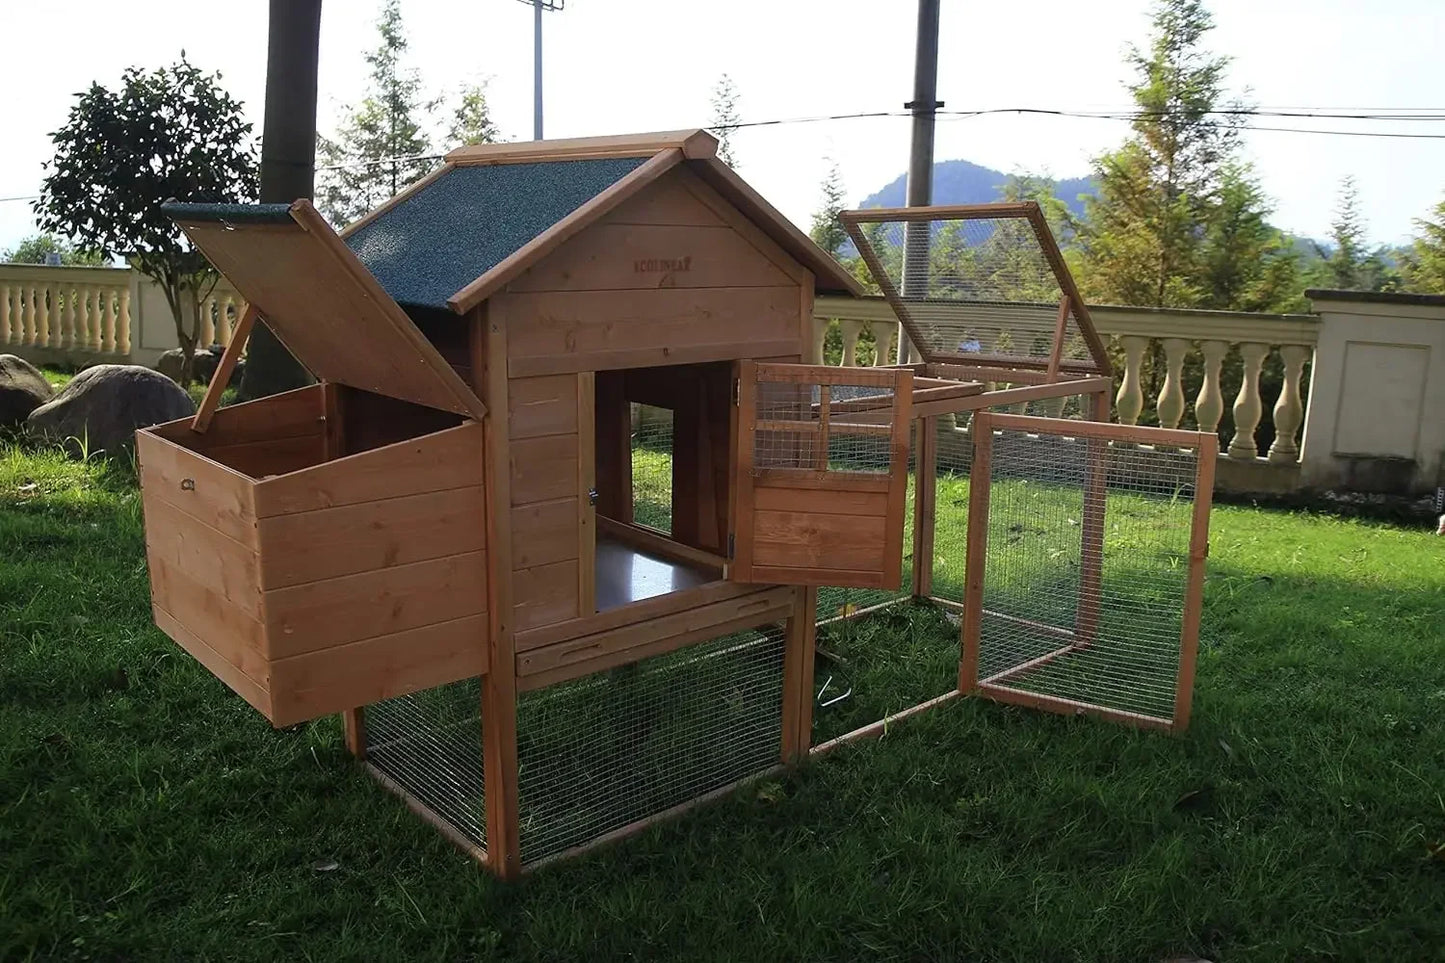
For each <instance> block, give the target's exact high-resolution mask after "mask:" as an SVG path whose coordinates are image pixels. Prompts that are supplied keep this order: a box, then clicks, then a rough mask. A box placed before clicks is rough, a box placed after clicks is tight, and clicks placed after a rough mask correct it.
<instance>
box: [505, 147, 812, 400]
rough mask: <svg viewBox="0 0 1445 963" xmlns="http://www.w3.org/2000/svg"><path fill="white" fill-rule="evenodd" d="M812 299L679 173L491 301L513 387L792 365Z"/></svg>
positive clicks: (721, 202) (757, 235) (752, 236)
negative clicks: (679, 368)
mask: <svg viewBox="0 0 1445 963" xmlns="http://www.w3.org/2000/svg"><path fill="white" fill-rule="evenodd" d="M812 294H813V277H812V275H811V273H810V272H808V271H807V270H806V269H805V268H804V267H802V266H801V265H800V264H799V263H798V261H797V260H796V259H795V258H793V257H792V256H791V255H790V254H788V253H787V252H786V251H784V250H783V249H782V248H781V247H779V246H778V245H777V244H776V243H775V242H774V241H773V240H772V239H771V238H769V237H768V236H767V235H766V234H765V233H764V232H763V231H762V230H760V229H759V228H758V227H757V226H756V225H754V224H753V223H752V221H750V220H749V219H748V218H747V217H746V216H745V215H744V214H743V213H742V212H741V211H739V210H738V209H737V208H736V207H735V206H734V205H733V204H732V203H730V202H729V201H727V200H726V199H724V198H723V197H722V196H720V195H719V194H718V193H717V192H716V191H715V190H713V189H712V188H711V187H710V186H709V185H707V184H706V183H704V182H703V181H702V179H701V178H699V177H698V176H697V175H696V174H694V173H693V172H692V171H690V170H688V169H687V168H686V167H685V166H679V167H675V168H674V169H672V170H671V171H669V172H668V173H666V174H665V175H663V176H662V177H660V178H658V179H657V180H656V181H655V182H653V183H652V184H649V185H648V186H647V187H645V188H643V189H642V190H641V191H639V192H638V193H637V194H635V195H634V196H632V197H630V198H628V199H627V200H626V201H624V202H623V203H621V204H619V205H618V206H617V207H616V209H614V210H612V211H611V212H609V213H608V214H607V215H606V216H604V217H603V218H601V219H600V220H599V221H597V222H596V223H594V224H592V225H590V226H588V227H587V228H585V229H583V230H582V231H580V232H579V233H578V234H576V235H575V236H574V237H572V238H570V239H569V240H567V241H566V242H564V243H563V244H562V245H560V246H559V247H558V248H557V249H556V250H555V251H553V252H551V253H550V254H548V255H547V256H546V257H544V258H542V259H541V260H540V261H538V262H537V263H536V264H534V265H533V266H532V267H531V268H529V269H528V270H527V271H525V272H524V273H523V274H522V275H521V276H519V277H518V278H517V279H516V280H514V281H512V282H511V284H509V285H508V286H507V288H506V291H505V293H504V294H502V295H498V296H496V297H494V298H493V299H492V300H493V310H495V311H498V312H499V313H500V315H501V316H504V317H505V318H506V319H507V323H508V326H509V338H508V347H509V358H510V363H509V369H510V373H511V374H512V376H513V377H517V376H526V375H537V374H550V373H556V372H565V371H590V370H607V369H613V368H626V367H637V366H644V365H661V364H684V363H692V362H700V361H723V360H731V359H736V358H772V357H796V356H799V355H800V354H801V351H802V345H803V340H804V331H805V326H806V325H807V324H808V323H809V320H810V316H811V300H812ZM805 302H806V303H805Z"/></svg>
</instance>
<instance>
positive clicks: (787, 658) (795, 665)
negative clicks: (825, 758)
mask: <svg viewBox="0 0 1445 963" xmlns="http://www.w3.org/2000/svg"><path fill="white" fill-rule="evenodd" d="M817 621H818V590H817V589H816V588H814V587H813V586H811V585H806V586H800V587H798V588H797V589H795V590H794V595H793V613H792V615H790V616H788V621H787V623H786V628H785V633H786V635H785V638H784V642H783V747H782V758H783V762H784V763H785V764H787V765H792V764H794V763H797V762H801V761H802V760H804V759H806V758H807V757H808V748H809V746H810V745H811V743H812V741H813V657H814V654H815V650H814V638H815V632H816V628H817V625H816V623H817Z"/></svg>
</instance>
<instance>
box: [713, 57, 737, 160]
mask: <svg viewBox="0 0 1445 963" xmlns="http://www.w3.org/2000/svg"><path fill="white" fill-rule="evenodd" d="M737 126H738V88H737V85H736V84H734V83H733V79H732V78H731V77H729V76H728V75H727V74H723V75H722V77H720V78H718V82H717V86H716V87H714V88H713V91H712V132H713V133H714V134H715V135H716V136H717V156H718V160H720V161H722V162H723V163H724V164H727V165H728V166H729V167H737V166H738V162H737V156H736V155H735V154H734V153H733V132H734V131H736V130H737Z"/></svg>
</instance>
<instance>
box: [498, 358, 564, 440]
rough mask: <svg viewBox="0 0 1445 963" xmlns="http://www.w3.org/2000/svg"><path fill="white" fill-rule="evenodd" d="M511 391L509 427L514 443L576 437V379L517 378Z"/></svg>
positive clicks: (510, 388) (510, 387)
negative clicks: (527, 440)
mask: <svg viewBox="0 0 1445 963" xmlns="http://www.w3.org/2000/svg"><path fill="white" fill-rule="evenodd" d="M508 388H509V390H508V395H507V404H508V405H510V406H511V407H510V409H509V411H508V422H507V424H508V430H509V431H510V433H511V435H510V436H511V438H512V440H513V441H519V440H521V439H523V438H538V437H541V436H543V435H570V434H574V433H576V431H577V411H578V407H577V376H576V375H571V374H559V375H547V376H545V377H541V378H513V379H512V381H511V384H510V385H509V386H508Z"/></svg>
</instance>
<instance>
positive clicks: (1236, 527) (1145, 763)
mask: <svg viewBox="0 0 1445 963" xmlns="http://www.w3.org/2000/svg"><path fill="white" fill-rule="evenodd" d="M943 503H944V500H942V499H941V500H940V504H943ZM1209 575H1210V577H1209V582H1208V585H1207V589H1206V596H1205V598H1206V601H1205V624H1204V632H1203V636H1204V641H1203V643H1202V648H1201V656H1200V664H1199V680H1198V689H1197V695H1196V702H1195V717H1194V724H1193V727H1192V728H1191V729H1190V731H1189V732H1188V734H1187V735H1185V736H1183V737H1181V738H1169V737H1166V736H1160V735H1152V734H1141V733H1137V732H1133V731H1129V730H1125V729H1121V728H1118V727H1115V726H1111V725H1107V724H1101V723H1095V722H1091V721H1087V720H1078V719H1069V718H1063V717H1057V716H1051V715H1040V714H1036V713H1032V712H1027V711H1022V710H1015V709H1009V708H1004V707H1001V706H996V705H991V704H986V703H982V702H977V701H973V700H959V701H955V702H953V703H951V704H949V705H947V706H945V707H942V708H940V709H938V710H936V711H934V712H931V713H927V714H925V715H923V716H920V717H918V718H916V719H913V720H910V721H908V722H906V723H903V724H901V725H899V726H897V727H895V728H893V729H892V730H891V731H890V732H889V733H888V734H887V735H886V736H885V737H884V738H882V739H880V740H878V741H874V742H867V743H861V744H854V745H850V746H847V747H844V748H842V749H840V750H838V751H836V752H835V753H834V754H832V755H830V756H828V757H826V758H825V759H823V760H819V761H816V762H814V763H812V764H810V765H808V766H807V767H805V768H803V769H802V770H800V771H799V772H797V773H795V774H792V775H789V776H787V777H786V778H781V779H775V780H770V781H767V782H764V783H761V784H755V785H753V786H751V787H749V788H747V789H744V790H742V791H740V792H738V793H737V794H735V795H734V796H733V797H732V798H730V799H728V800H724V801H722V802H719V803H717V804H715V805H712V806H710V807H706V808H704V809H702V810H699V811H697V812H695V813H693V814H691V815H689V816H686V817H684V818H683V819H681V820H677V821H673V822H671V823H669V824H666V825H664V826H661V827H658V828H655V829H653V830H650V831H649V832H647V833H646V834H644V835H642V836H640V837H637V838H635V839H633V840H631V841H628V842H625V843H622V844H620V845H617V846H613V847H609V848H606V849H603V850H600V851H597V852H594V853H593V854H591V855H588V856H586V857H584V858H582V859H578V860H574V861H571V862H566V863H562V864H555V865H553V866H550V867H548V868H545V869H543V870H541V871H539V872H538V873H536V874H535V875H533V876H530V877H529V878H527V879H526V880H525V881H524V882H523V883H522V884H520V885H517V886H503V885H500V884H497V883H495V882H493V881H492V880H491V879H490V878H489V877H488V876H487V875H486V874H485V873H484V872H483V871H482V870H481V869H480V868H479V867H477V866H476V865H475V864H474V863H472V862H471V861H470V860H469V859H468V858H467V857H465V856H463V855H462V854H460V853H459V852H458V851H456V850H455V849H453V847H452V846H451V845H450V844H448V843H447V842H445V841H444V840H443V839H442V837H441V836H440V835H439V834H438V833H436V832H435V831H433V830H432V829H431V828H430V827H429V826H427V825H426V824H425V823H423V822H422V821H421V820H419V819H417V818H416V817H415V816H413V815H412V814H411V813H410V812H408V811H407V810H406V808H405V807H404V806H403V805H402V804H401V803H400V802H399V801H398V800H396V799H395V798H393V797H392V796H390V795H388V794H387V793H385V792H384V791H382V790H381V789H380V788H379V787H377V786H376V785H375V784H374V783H373V782H372V781H371V780H370V779H369V778H368V777H367V776H366V775H365V774H364V773H363V772H362V770H361V769H360V767H359V766H357V765H355V764H354V763H353V762H352V761H351V760H350V759H349V757H348V756H347V755H346V753H345V751H344V748H343V746H342V743H341V731H340V726H339V723H338V722H337V720H335V719H334V718H331V719H325V720H321V721H318V722H316V723H312V724H309V725H305V726H299V727H295V728H292V729H288V730H285V731H280V732H277V731H274V730H272V729H271V728H270V727H269V725H267V724H266V723H265V722H264V721H263V720H262V719H261V718H260V717H259V716H258V715H257V714H256V713H254V712H253V711H252V710H250V709H249V708H248V707H246V706H245V705H244V704H243V703H242V701H241V700H240V699H239V698H238V697H236V696H233V695H231V694H230V693H229V692H228V691H227V690H226V689H225V688H224V687H223V686H222V685H221V684H220V683H219V682H216V681H215V680H214V679H212V678H211V677H210V676H209V675H208V674H207V673H206V671H205V670H204V669H202V668H201V667H200V666H199V665H198V664H197V663H195V662H194V661H192V660H191V659H190V657H189V656H186V655H185V654H184V653H182V652H181V651H180V650H179V649H178V648H177V647H176V646H174V645H173V644H172V643H170V642H169V641H168V640H167V639H166V638H165V637H164V636H163V635H162V634H161V633H160V632H159V631H158V630H157V629H155V628H154V627H153V626H152V625H151V621H150V611H149V602H148V592H147V584H146V575H145V566H144V558H143V548H142V532H141V517H140V506H139V500H138V497H137V495H136V493H135V491H134V479H133V477H132V476H131V475H130V474H129V471H128V469H127V468H126V467H125V466H120V467H111V466H108V465H106V464H105V463H102V462H92V463H89V464H78V463H75V462H69V461H65V460H63V459H61V458H59V457H58V456H53V455H49V454H46V453H43V452H35V451H28V450H21V449H18V448H16V447H14V446H3V445H0V960H9V959H30V958H34V959H45V960H50V959H69V958H78V959H99V960H130V959H185V960H198V959H217V960H251V959H256V960H281V959H284V960H293V959H296V960H312V959H315V960H323V959H324V960H331V959H382V960H399V959H419V960H462V959H474V958H480V959H485V958H515V959H541V960H576V959H579V958H590V959H617V958H629V959H630V958H691V959H720V960H740V959H746V960H751V959H779V960H794V959H800V960H801V959H808V960H816V959H838V960H864V959H866V960H873V959H884V960H929V959H980V960H983V959H988V960H995V959H996V960H1017V961H1031V963H1033V961H1053V960H1120V961H1131V963H1148V961H1158V960H1162V959H1165V958H1169V957H1172V956H1176V955H1183V954H1187V953H1193V954H1197V955H1199V956H1204V957H1208V958H1210V959H1213V960H1216V961H1236V960H1313V959H1325V960H1391V961H1393V960H1445V851H1442V849H1441V847H1442V845H1445V539H1440V538H1435V537H1434V536H1433V535H1430V534H1429V533H1427V532H1425V531H1423V530H1406V529H1402V528H1397V527H1390V526H1386V525H1380V524H1374V523H1369V522H1363V521H1351V520H1342V519H1339V518H1334V517H1329V516H1324V515H1316V514H1309V513H1304V512H1295V513H1285V512H1275V511H1263V510H1257V509H1252V508H1245V507H1232V506H1224V507H1220V508H1218V509H1216V511H1215V513H1214V524H1213V539H1212V554H1211V558H1210V563H1209ZM865 624H866V626H867V628H866V632H867V633H868V635H867V636H864V635H862V634H861V633H862V632H864V631H865V629H864V628H863V627H862V626H864V625H865ZM858 625H859V628H858V629H857V630H856V631H855V630H849V631H853V633H854V634H853V635H851V636H849V637H848V638H847V640H845V641H851V642H852V643H854V644H855V645H858V646H861V647H867V646H872V647H874V648H875V649H876V650H877V651H879V652H888V653H897V656H896V658H897V659H903V658H906V655H907V652H909V651H910V650H919V649H924V648H927V647H928V646H929V645H930V644H936V643H937V640H938V639H939V638H940V637H941V635H940V634H941V633H948V632H951V631H953V629H952V626H951V625H949V624H948V623H947V622H946V621H944V620H942V619H941V618H939V617H938V616H937V615H936V614H935V613H934V612H933V611H932V610H931V609H927V608H918V607H912V606H904V607H900V608H897V609H893V610H889V612H888V613H887V614H886V615H884V616H882V617H880V618H877V619H874V620H872V621H869V622H867V623H858ZM842 631H844V630H841V629H840V630H839V632H842ZM879 661H881V662H889V661H896V660H895V657H894V656H893V655H889V656H888V657H887V658H883V659H880V660H879ZM863 668H864V669H866V668H867V667H866V666H865V667H863ZM1432 852H1433V855H1431V854H1432ZM333 865H334V868H332V867H333Z"/></svg>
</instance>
